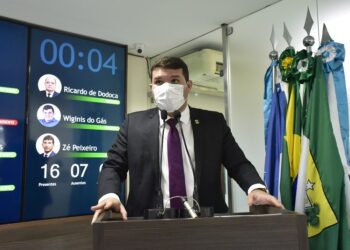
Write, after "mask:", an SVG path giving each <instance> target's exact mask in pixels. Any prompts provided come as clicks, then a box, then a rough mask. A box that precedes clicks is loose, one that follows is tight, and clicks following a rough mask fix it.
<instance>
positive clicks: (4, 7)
mask: <svg viewBox="0 0 350 250" xmlns="http://www.w3.org/2000/svg"><path fill="white" fill-rule="evenodd" d="M279 1H281V0H215V1H212V0H177V1H170V0H138V1H137V0H125V1H122V0H99V1H97V0H80V1H79V0H55V1H54V0H1V1H0V16H2V17H8V18H12V19H16V20H20V21H25V22H28V23H32V24H38V25H42V26H45V27H50V28H54V29H58V30H63V31H68V32H72V33H76V34H81V35H85V36H89V37H95V38H99V39H103V40H107V41H111V42H116V43H120V44H126V45H128V46H129V53H131V54H137V55H140V56H145V57H149V58H152V57H155V56H157V55H159V54H163V53H166V52H168V51H171V50H173V49H177V48H179V47H180V45H183V44H185V45H190V47H192V48H193V47H197V48H198V47H201V48H203V47H211V48H215V47H217V48H220V47H221V30H220V26H221V24H223V23H227V24H230V23H233V22H235V21H237V20H239V19H241V18H243V17H245V16H248V15H250V14H253V13H254V12H256V11H259V10H261V9H263V8H265V7H267V6H269V5H271V4H274V3H276V2H279ZM212 31H214V32H212ZM213 34H215V35H213ZM135 44H142V45H143V47H144V48H143V52H142V53H141V54H139V53H137V51H136V49H135ZM181 47H182V46H181ZM198 49H200V48H198Z"/></svg>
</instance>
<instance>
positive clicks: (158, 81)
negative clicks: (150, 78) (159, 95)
mask: <svg viewBox="0 0 350 250" xmlns="http://www.w3.org/2000/svg"><path fill="white" fill-rule="evenodd" d="M163 83H164V82H163V81H160V80H156V81H155V82H154V84H156V85H162V84H163Z"/></svg>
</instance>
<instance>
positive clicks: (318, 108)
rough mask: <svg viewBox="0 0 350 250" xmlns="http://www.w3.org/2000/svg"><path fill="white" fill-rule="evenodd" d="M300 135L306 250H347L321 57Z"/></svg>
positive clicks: (339, 174)
mask: <svg viewBox="0 0 350 250" xmlns="http://www.w3.org/2000/svg"><path fill="white" fill-rule="evenodd" d="M315 67H316V68H315V79H314V82H313V84H312V91H311V95H310V102H309V106H308V113H307V117H306V124H305V127H304V128H305V130H304V135H305V137H306V138H307V139H308V144H309V145H308V146H309V150H308V152H307V161H306V174H305V177H306V179H305V184H306V190H305V192H306V195H305V213H306V215H307V218H308V237H309V244H310V249H311V250H313V249H315V250H316V249H317V250H318V249H327V250H332V249H334V250H342V249H350V232H349V229H348V225H347V216H348V215H347V214H346V204H345V193H344V169H343V166H342V163H341V159H340V156H339V152H338V150H337V145H336V141H335V137H334V134H333V130H332V124H331V121H330V113H329V106H328V99H327V90H326V81H325V75H324V74H323V69H322V58H321V57H320V56H316V66H315Z"/></svg>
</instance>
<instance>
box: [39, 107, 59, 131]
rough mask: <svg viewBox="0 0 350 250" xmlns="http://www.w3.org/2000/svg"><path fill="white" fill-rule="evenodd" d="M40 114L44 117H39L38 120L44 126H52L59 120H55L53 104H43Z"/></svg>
mask: <svg viewBox="0 0 350 250" xmlns="http://www.w3.org/2000/svg"><path fill="white" fill-rule="evenodd" d="M42 114H43V117H44V118H43V119H39V122H40V123H41V125H43V126H45V127H54V126H56V125H57V123H58V122H59V121H58V120H56V118H55V110H54V108H53V106H52V105H50V104H46V105H44V107H43V110H42Z"/></svg>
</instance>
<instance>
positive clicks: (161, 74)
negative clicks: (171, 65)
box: [152, 68, 184, 78]
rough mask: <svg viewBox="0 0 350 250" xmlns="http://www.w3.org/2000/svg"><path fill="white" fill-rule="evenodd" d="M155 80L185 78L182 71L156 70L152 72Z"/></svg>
mask: <svg viewBox="0 0 350 250" xmlns="http://www.w3.org/2000/svg"><path fill="white" fill-rule="evenodd" d="M152 75H153V78H161V77H165V76H166V77H183V76H184V74H183V72H182V69H164V68H155V69H154V70H153V72H152Z"/></svg>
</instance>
